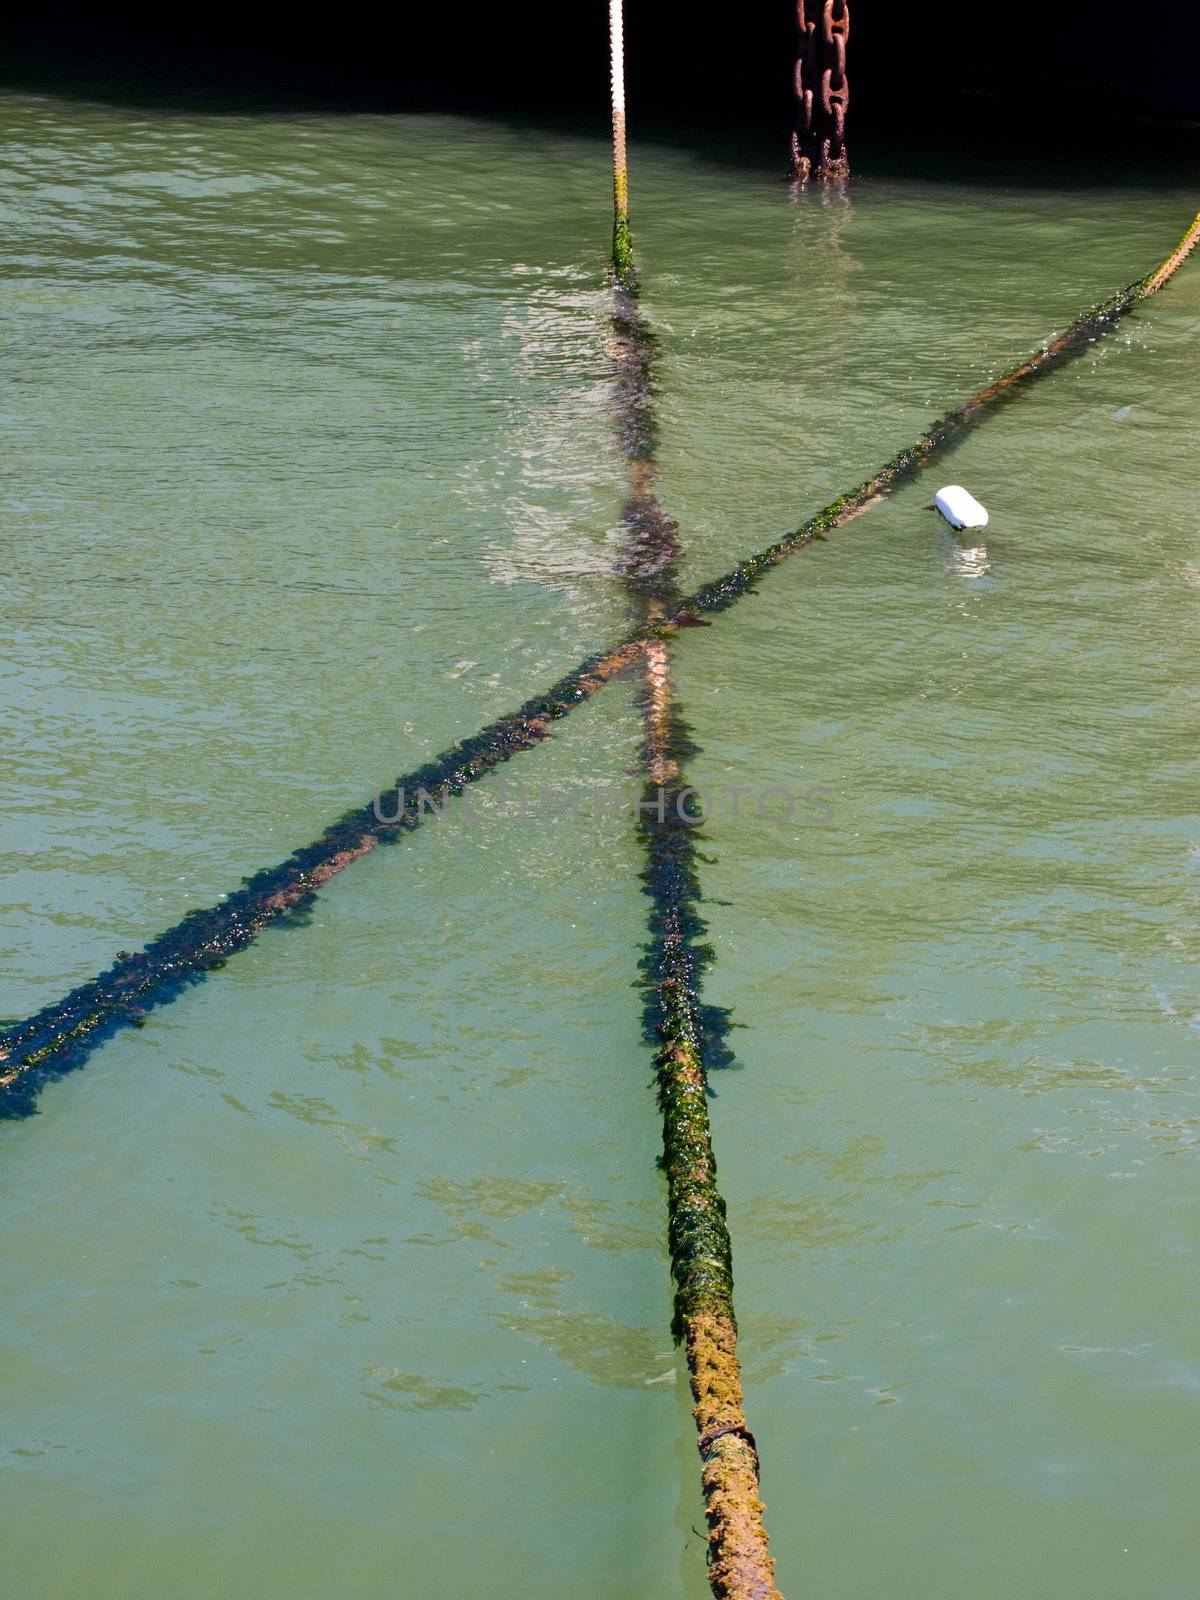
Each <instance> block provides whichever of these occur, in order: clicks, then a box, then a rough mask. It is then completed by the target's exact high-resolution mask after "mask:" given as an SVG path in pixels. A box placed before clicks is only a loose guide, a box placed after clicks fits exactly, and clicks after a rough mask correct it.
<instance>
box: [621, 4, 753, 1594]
mask: <svg viewBox="0 0 1200 1600" xmlns="http://www.w3.org/2000/svg"><path fill="white" fill-rule="evenodd" d="M610 20H611V29H610V32H611V42H612V81H613V171H614V186H613V193H614V206H613V262H612V267H613V335H614V341H615V354H616V360H615V376H616V385H615V394H616V412H617V424H618V427H617V437H618V443H619V446H620V449H621V453H622V455H623V456H624V458H625V462H626V466H627V468H628V472H629V497H628V500H627V501H626V504H625V509H624V513H623V516H622V524H623V527H624V530H625V541H624V545H623V548H622V551H621V554H620V557H619V558H618V561H617V572H618V573H619V574H620V576H621V579H622V581H623V583H624V586H625V589H626V592H627V593H628V595H629V596H630V598H631V600H632V601H633V603H634V606H635V610H636V613H637V617H638V621H639V623H640V625H641V627H642V628H643V630H644V631H645V632H646V633H648V634H653V631H654V629H655V627H656V625H657V624H658V623H660V622H661V621H662V620H663V618H664V617H665V616H669V615H671V614H672V613H673V611H674V610H676V609H677V608H678V603H679V578H678V568H679V559H680V556H681V555H682V550H681V547H680V543H679V538H678V532H679V528H678V524H677V523H675V522H673V521H672V520H671V518H670V517H668V516H667V515H666V513H665V512H664V511H663V508H662V506H661V505H660V504H659V501H658V495H657V489H656V480H657V476H658V460H657V452H656V446H657V417H656V409H655V402H656V399H657V389H656V383H655V357H656V354H657V343H656V340H655V337H654V334H653V331H652V329H651V328H650V325H649V323H648V322H647V320H646V317H645V314H644V312H643V310H642V306H641V302H640V297H639V292H638V280H637V269H636V263H635V259H634V254H633V241H632V235H631V232H630V228H629V183H628V174H627V164H626V155H625V107H624V94H623V91H622V88H621V86H622V85H623V82H624V72H623V66H622V61H621V39H622V27H621V0H610ZM638 709H639V711H640V714H641V719H642V735H643V738H642V746H641V767H642V774H643V779H644V787H643V791H642V799H641V806H640V808H639V812H638V834H639V837H640V839H641V843H642V847H643V850H644V852H645V865H644V867H643V870H642V874H641V878H642V884H643V888H644V891H645V893H646V895H647V896H648V897H649V900H650V908H651V909H650V916H649V930H650V941H649V944H648V946H647V948H646V952H645V954H644V955H643V957H642V960H641V963H640V967H641V972H642V979H643V983H644V986H645V991H646V1001H645V1006H644V1011H643V1020H644V1023H645V1030H646V1036H647V1038H648V1040H649V1041H650V1043H651V1044H652V1046H653V1048H654V1065H655V1076H656V1078H657V1082H658V1104H659V1109H660V1110H661V1112H662V1119H663V1170H664V1173H665V1176H666V1180H667V1246H668V1252H669V1255H670V1260H671V1274H672V1277H673V1278H674V1281H675V1313H674V1318H673V1327H672V1332H673V1333H674V1335H675V1337H676V1339H678V1340H679V1342H680V1343H681V1344H682V1345H683V1348H684V1353H685V1356H686V1360H687V1365H688V1374H689V1378H690V1381H691V1389H692V1399H693V1402H694V1406H693V1411H692V1415H693V1417H694V1419H695V1424H696V1443H697V1448H698V1450H699V1453H700V1460H701V1474H700V1482H701V1488H702V1491H703V1496H704V1511H705V1518H706V1520H707V1523H708V1578H709V1583H710V1585H711V1587H712V1591H713V1594H714V1595H715V1596H716V1597H717V1600H781V1596H780V1595H779V1591H778V1589H777V1588H776V1587H775V1578H774V1568H775V1564H774V1562H773V1561H772V1559H771V1557H770V1555H769V1553H768V1550H767V1534H766V1529H765V1528H764V1527H763V1503H762V1500H761V1498H760V1497H759V1492H758V1489H759V1461H758V1450H757V1447H756V1445H755V1442H754V1435H753V1434H752V1433H751V1432H750V1429H749V1426H748V1424H747V1422H746V1414H745V1408H744V1400H743V1394H742V1377H741V1367H740V1365H739V1362H738V1356H737V1323H736V1320H735V1318H734V1310H733V1267H732V1247H731V1243H730V1238H729V1229H728V1227H727V1225H726V1221H725V1201H724V1199H723V1198H722V1196H721V1192H720V1190H719V1188H718V1187H717V1166H716V1158H715V1156H714V1154H713V1148H712V1138H711V1129H710V1126H709V1116H708V1082H707V1069H708V1065H709V1063H710V1062H711V1061H712V1060H714V1059H715V1058H719V1056H720V1054H721V1053H722V1052H723V1035H724V1032H725V1031H726V1029H727V1027H728V1015H727V1013H725V1012H723V1011H722V1012H718V1011H717V1009H716V1008H714V1007H711V1006H709V1007H706V1006H704V1005H703V1004H702V1002H701V998H700V995H701V986H702V983H703V978H704V973H705V970H706V968H707V967H708V965H709V964H710V962H711V961H712V959H713V951H712V949H711V947H710V946H709V945H708V944H707V943H705V942H704V935H705V933H706V931H707V929H706V925H705V922H704V919H703V917H702V916H701V914H700V909H699V904H700V884H699V877H698V871H697V859H698V851H697V835H698V833H699V829H698V828H697V827H696V826H695V823H694V821H691V820H689V819H687V818H686V813H685V809H684V808H685V806H686V801H687V796H688V794H689V785H688V782H687V778H686V773H685V763H686V761H687V759H688V758H689V757H691V756H692V755H694V754H695V753H696V751H695V746H694V745H693V744H692V742H691V740H690V738H689V737H688V733H687V729H686V726H685V724H684V721H683V714H682V708H681V707H680V704H679V700H678V697H677V695H676V692H675V685H674V681H673V678H672V674H671V662H670V657H669V655H668V646H667V641H666V640H665V639H664V638H658V637H649V638H648V639H647V641H646V644H645V648H644V650H643V652H642V657H641V684H640V689H639V694H638ZM724 1054H726V1055H727V1052H724Z"/></svg>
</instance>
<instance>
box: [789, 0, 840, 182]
mask: <svg viewBox="0 0 1200 1600" xmlns="http://www.w3.org/2000/svg"><path fill="white" fill-rule="evenodd" d="M796 33H797V41H798V42H797V51H796V74H795V90H796V127H795V131H794V132H793V134H792V172H793V174H794V175H795V177H797V178H799V179H801V180H802V181H803V180H804V179H806V178H840V177H844V176H845V175H846V173H847V172H849V170H850V163H849V160H848V159H847V156H846V112H847V109H848V108H849V105H850V84H849V80H848V79H847V77H846V46H847V44H848V42H849V39H850V6H849V3H848V0H796Z"/></svg>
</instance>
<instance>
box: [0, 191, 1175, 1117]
mask: <svg viewBox="0 0 1200 1600" xmlns="http://www.w3.org/2000/svg"><path fill="white" fill-rule="evenodd" d="M1198 241H1200V215H1198V216H1197V217H1196V219H1195V220H1194V221H1193V223H1192V225H1191V227H1190V228H1189V229H1188V231H1187V233H1186V234H1185V235H1184V237H1183V238H1182V239H1181V240H1180V242H1179V244H1178V245H1177V246H1176V248H1175V249H1174V250H1173V251H1172V252H1171V254H1170V255H1169V256H1168V257H1167V258H1166V260H1165V261H1164V262H1163V263H1162V264H1161V265H1160V266H1158V267H1157V268H1155V270H1154V271H1153V272H1151V273H1148V274H1147V276H1146V277H1144V278H1141V279H1139V280H1138V281H1137V282H1136V283H1133V284H1130V285H1129V286H1128V287H1127V288H1125V289H1122V290H1121V291H1120V292H1119V293H1117V294H1115V295H1113V296H1112V297H1111V298H1110V299H1108V300H1106V301H1104V302H1103V303H1102V304H1101V305H1099V306H1096V307H1094V308H1092V309H1091V310H1089V311H1086V312H1084V313H1083V315H1082V316H1080V317H1078V318H1076V320H1075V321H1074V322H1073V323H1071V325H1070V327H1068V328H1067V329H1065V330H1064V331H1063V332H1062V333H1060V334H1058V335H1057V336H1056V337H1055V338H1053V339H1051V340H1049V341H1048V342H1047V343H1046V344H1044V345H1043V346H1042V347H1041V349H1040V350H1038V351H1037V352H1036V353H1035V354H1034V355H1032V356H1030V357H1029V358H1028V359H1027V360H1026V361H1023V362H1021V364H1020V365H1019V366H1017V367H1014V368H1013V369H1012V371H1011V372H1008V373H1006V374H1005V375H1004V377H1002V378H998V379H997V380H996V381H995V382H994V383H991V384H988V385H987V386H986V387H985V388H983V389H981V390H980V391H979V392H978V393H977V394H975V395H972V397H971V398H970V399H969V400H967V401H965V402H964V403H963V404H962V405H960V406H958V407H956V408H955V410H953V411H951V412H949V413H948V414H947V415H946V416H945V417H942V418H941V419H940V420H939V421H937V422H935V423H934V424H933V426H932V427H931V428H930V429H928V431H927V432H925V433H923V434H922V435H921V437H920V438H919V439H917V440H916V441H915V442H914V443H913V444H911V445H909V446H907V448H905V449H904V450H901V451H900V452H899V453H898V454H897V455H895V456H893V457H892V459H891V460H890V461H889V462H888V463H887V464H886V465H885V466H883V467H882V468H881V469H880V470H879V471H878V472H877V473H876V474H875V475H874V476H873V477H871V478H868V479H867V480H866V482H865V483H861V484H859V486H858V487H857V488H856V489H852V490H851V491H850V492H849V493H848V494H845V495H842V496H841V497H840V498H839V499H837V500H833V501H831V502H830V504H829V505H827V506H825V507H824V508H823V509H822V510H821V511H818V512H817V513H816V515H815V516H813V517H810V518H809V519H808V521H807V522H804V523H802V524H801V525H800V527H798V528H796V529H795V530H794V531H793V532H792V533H789V534H787V535H786V536H785V537H784V538H782V539H780V540H777V541H776V543H774V544H772V545H769V546H768V547H767V548H766V549H765V550H760V551H759V552H757V553H756V554H755V555H752V556H749V557H747V558H746V560H744V561H741V562H739V563H738V565H737V566H735V567H734V568H732V569H731V571H729V572H727V573H725V574H724V576H723V577H720V578H717V579H715V580H714V581H713V582H711V583H708V584H705V585H704V586H703V587H701V588H699V589H697V590H695V591H694V592H693V593H692V594H690V595H687V596H684V597H683V598H682V599H681V600H679V601H678V603H676V604H675V605H674V606H673V607H672V609H671V610H670V611H669V612H668V613H667V614H666V615H665V616H664V617H663V618H662V620H661V621H657V622H655V623H654V624H653V626H652V627H651V628H649V629H648V630H646V631H643V632H641V633H636V634H633V635H631V636H630V637H629V638H626V639H624V640H622V641H620V642H619V643H617V644H615V645H613V646H611V647H610V648H609V649H607V650H603V651H600V652H598V653H596V654H595V655H592V656H589V657H587V658H586V659H585V660H583V661H582V662H580V663H579V665H578V666H577V667H575V668H573V669H572V670H571V671H570V672H568V673H567V674H566V675H565V676H563V677H561V678H560V679H559V680H558V681H557V683H555V684H553V685H552V686H551V687H550V688H549V689H548V690H546V691H545V693H543V694H541V695H536V696H534V697H533V698H532V699H530V700H527V701H526V702H525V704H524V705H522V706H521V707H519V708H518V709H517V710H516V711H514V712H511V713H509V714H507V715H505V716H502V717H498V718H497V719H496V720H495V721H493V722H490V723H488V724H487V726H486V727H484V728H482V729H480V730H479V732H478V733H476V734H473V735H472V736H471V737H470V738H469V739H464V740H462V741H461V742H460V743H459V744H456V745H454V746H452V747H451V749H449V750H447V751H445V752H444V753H443V754H441V755H439V756H435V757H434V758H433V759H432V760H431V761H429V762H428V763H426V765H424V766H423V767H420V768H418V769H417V770H416V771H415V772H411V773H408V774H407V775H406V776H404V777H402V778H400V779H399V780H397V784H396V787H397V788H402V789H403V790H404V791H405V794H406V795H407V794H410V793H415V792H416V791H417V790H418V789H420V788H424V789H425V790H426V791H427V792H428V794H429V795H430V797H432V798H433V799H434V800H435V801H440V800H442V799H444V798H445V797H446V796H449V795H454V794H459V793H461V791H462V790H463V789H464V788H465V787H466V786H467V785H468V784H470V783H474V782H476V781H478V780H479V779H480V778H483V777H485V776H486V775H487V774H488V773H489V772H492V771H494V770H495V769H496V767H498V766H499V765H500V764H501V763H502V762H505V761H508V760H509V759H511V757H512V756H514V755H516V754H518V753H519V752H520V751H522V750H528V749H531V748H532V747H533V746H534V745H536V744H539V743H541V741H542V740H543V739H544V738H545V737H546V735H547V733H548V731H549V728H550V725H551V724H552V723H553V722H555V721H556V720H557V719H559V718H561V717H564V716H566V715H567V714H568V713H569V712H571V711H573V710H574V709H575V708H576V707H577V706H578V705H580V704H582V702H583V701H585V700H587V699H589V698H590V697H591V696H592V695H593V694H595V693H596V691H597V690H598V689H600V688H601V687H603V685H604V684H605V683H607V682H609V681H610V680H611V679H612V678H614V677H616V676H617V675H618V674H619V673H621V672H623V671H625V670H626V669H627V668H629V667H631V666H633V665H634V664H635V663H636V662H637V661H639V660H640V659H641V657H642V655H643V654H644V651H645V646H646V643H647V642H648V639H649V638H657V639H665V638H667V637H668V636H669V635H670V634H672V633H674V632H676V631H677V630H678V629H680V628H683V627H688V626H696V625H697V624H698V623H702V622H703V621H704V620H705V619H706V618H707V617H708V616H709V615H713V614H719V613H720V612H722V611H725V610H727V609H728V608H729V607H730V606H731V605H733V604H734V602H735V601H736V600H738V599H740V598H741V596H742V595H743V594H745V593H746V592H747V591H748V590H750V589H751V588H753V587H754V585H755V584H756V583H757V582H758V581H759V579H760V578H761V577H762V576H763V575H764V573H767V572H769V571H770V570H771V569H772V568H773V567H775V566H778V565H779V563H780V562H782V561H785V560H786V559H787V558H788V557H789V556H790V555H793V554H794V553H795V552H796V551H797V550H801V549H804V548H806V547H807V546H808V545H810V544H812V543H813V541H814V540H818V539H820V538H821V537H822V535H824V534H826V533H829V532H831V531H832V530H833V529H835V528H838V527H840V526H841V525H842V524H843V523H845V522H848V521H849V520H850V519H851V518H852V517H854V516H857V515H858V514H859V512H861V511H863V510H864V509H865V508H866V507H867V506H868V505H869V504H870V503H871V502H872V501H874V500H875V499H877V498H879V497H880V496H883V495H886V494H890V493H891V492H892V491H893V490H894V489H896V488H897V487H899V486H900V485H901V484H902V483H904V482H905V481H906V480H907V479H908V478H910V477H912V476H913V475H914V474H915V473H916V472H917V471H918V470H919V469H920V468H922V467H924V466H926V465H927V464H928V463H929V462H930V461H931V460H932V459H933V457H934V456H935V454H936V453H937V452H938V451H939V450H943V449H946V448H947V447H949V446H950V445H952V444H953V443H954V442H955V441H956V440H957V439H958V438H959V437H960V436H961V435H962V434H963V433H964V431H965V430H967V429H968V428H970V427H971V426H973V425H975V424H976V423H978V422H980V421H982V420H983V419H984V418H985V417H986V416H987V415H989V414H990V413H991V411H992V410H993V409H994V408H995V406H996V405H997V404H998V403H999V402H1000V401H1002V400H1003V399H1004V398H1005V397H1007V396H1009V395H1011V394H1016V393H1019V392H1020V390H1021V389H1022V388H1023V387H1024V386H1025V385H1026V384H1028V383H1029V382H1031V381H1033V380H1035V379H1037V378H1038V377H1041V376H1043V375H1044V374H1045V373H1047V372H1049V371H1050V370H1052V369H1053V368H1055V367H1057V366H1059V365H1061V364H1062V363H1063V362H1065V361H1067V360H1069V359H1071V357H1073V356H1075V355H1077V354H1079V353H1080V352H1081V351H1082V350H1084V349H1086V348H1087V346H1088V345H1089V343H1090V342H1092V341H1093V340H1094V339H1096V338H1099V337H1101V336H1102V335H1104V334H1106V333H1108V332H1110V331H1111V330H1112V328H1113V327H1115V325H1116V324H1117V323H1118V322H1119V321H1120V319H1121V318H1122V317H1124V316H1125V315H1127V313H1128V312H1130V311H1132V310H1133V309H1134V307H1135V306H1138V305H1140V304H1141V303H1142V302H1143V301H1145V300H1147V299H1149V297H1150V296H1151V295H1153V294H1157V293H1158V291H1159V290H1160V289H1161V288H1163V286H1164V285H1165V284H1167V283H1168V282H1169V281H1170V279H1171V278H1172V277H1173V276H1174V275H1175V273H1176V272H1177V271H1178V270H1179V268H1180V267H1181V266H1182V265H1183V263H1184V261H1185V260H1186V259H1187V257H1188V256H1189V255H1190V254H1191V252H1192V251H1193V249H1194V248H1195V247H1196V244H1197V242H1198ZM422 819H423V812H422V811H421V809H420V808H419V807H406V809H405V810H404V811H403V812H402V813H401V815H400V816H399V818H397V819H396V820H394V821H388V822H381V821H380V820H379V819H378V818H377V817H376V815H375V813H374V808H373V807H372V806H370V805H367V806H363V807H361V808H359V809H357V810H354V811H350V812H347V813H346V815H345V816H343V817H342V818H340V819H339V821H337V822H335V823H334V824H333V825H332V826H331V827H329V828H327V829H326V830H325V832H324V833H322V834H321V836H320V837H319V838H318V839H316V840H314V841H313V842H312V843H311V844H309V845H306V846H304V847H303V848H302V849H299V850H297V851H295V852H294V853H293V854H292V855H291V856H289V857H288V858H287V860H286V861H284V862H281V863H280V864H279V865H277V866H274V867H268V868H266V869H264V870H263V871H261V872H257V873H255V874H254V875H253V876H252V877H250V878H247V879H246V880H245V881H244V883H243V884H242V886H241V887H240V888H239V889H237V890H235V891H234V892H233V893H232V894H230V895H229V896H228V897H227V898H226V899H224V900H223V901H221V903H220V904H219V905H216V906H213V907H210V908H208V909H206V910H199V911H193V912H189V914H188V915H187V916H186V917H184V918H183V919H182V921H180V922H178V923H177V924H176V925H175V926H174V927H173V928H170V929H168V930H167V932H166V933H164V934H162V935H160V937H159V938H158V939H156V940H155V941H154V942H153V943H152V944H150V945H148V946H147V947H146V948H145V950H143V951H140V952H138V953H137V954H133V955H122V956H119V957H118V959H117V961H116V962H115V963H114V964H113V965H112V966H111V967H109V968H108V969H107V970H106V971H105V972H103V973H101V974H100V975H99V976H98V977H97V978H95V979H93V980H91V981H90V982H88V983H85V984H82V985H81V986H80V987H79V988H76V989H73V990H72V991H71V992H70V994H68V995H66V996H65V997H64V998H63V999H61V1000H58V1001H55V1002H53V1003H52V1004H50V1005H48V1006H45V1007H43V1009H42V1010H41V1011H39V1012H37V1013H36V1015H34V1016H32V1017H30V1018H28V1019H26V1020H25V1021H23V1022H18V1023H15V1024H13V1025H11V1026H9V1027H7V1028H4V1029H0V1116H5V1115H7V1116H22V1115H26V1114H28V1113H29V1112H30V1111H31V1110H32V1109H33V1107H34V1101H35V1099H36V1096H37V1093H38V1090H39V1089H40V1087H41V1086H42V1084H43V1083H45V1082H46V1080H47V1079H49V1078H52V1077H57V1076H59V1075H60V1074H62V1073H63V1072H66V1071H68V1070H70V1069H71V1068H73V1067H78V1066H80V1065H82V1064H83V1062H84V1061H86V1059H87V1057H88V1056H89V1055H90V1053H91V1051H92V1050H94V1049H95V1048H96V1047H97V1045H99V1044H100V1043H102V1042H103V1041H104V1040H105V1039H107V1038H109V1037H111V1035H112V1034H113V1033H114V1032H116V1031H117V1030H118V1029H120V1028H122V1027H129V1026H136V1025H138V1024H140V1022H141V1021H142V1019H143V1017H144V1016H145V1013H146V1012H147V1011H148V1010H149V1009H150V1008H151V1007H153V1006H158V1005H162V1004H165V1003H166V1002H167V1001H170V1000H173V999H175V998H176V997H177V996H178V995H179V994H180V993H181V992H182V990H183V989H184V988H186V987H187V986H188V984H190V983H192V982H194V981H196V980H197V979H199V978H201V977H203V976H204V975H205V974H206V973H208V972H210V971H212V970H213V969H214V968H218V967H221V966H223V965H224V962H225V959H226V957H227V956H229V955H231V954H233V953H234V952H235V951H237V950H240V949H243V948H244V947H245V946H246V945H247V944H249V943H250V942H251V940H252V939H254V938H255V937H256V936H257V934H258V933H259V932H260V931H261V930H262V929H263V928H264V927H266V926H268V925H269V924H272V923H278V922H280V921H282V920H283V919H284V918H285V917H287V916H288V914H290V913H295V912H297V911H299V910H302V909H303V908H304V906H305V904H306V902H308V901H310V900H311V898H312V896H313V895H314V894H315V893H316V891H317V890H318V889H320V888H321V886H322V885H323V884H325V883H327V882H328V881H329V879H330V878H332V877H333V876H334V875H335V874H336V873H338V872H341V871H342V870H343V869H344V868H345V867H348V866H349V865H350V864H351V863H352V862H353V861H357V860H359V859H360V858H361V857H362V856H364V855H367V854H369V853H370V851H371V850H373V849H374V848H375V847H376V845H378V844H381V843H385V842H388V841H389V840H392V839H395V838H398V837H399V836H400V834H401V833H405V832H409V831H411V830H412V829H413V828H415V827H417V826H419V824H420V822H421V821H422Z"/></svg>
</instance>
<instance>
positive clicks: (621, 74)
mask: <svg viewBox="0 0 1200 1600" xmlns="http://www.w3.org/2000/svg"><path fill="white" fill-rule="evenodd" d="M608 46H609V70H610V73H611V89H612V147H613V238H612V259H613V268H614V270H615V271H616V274H617V276H618V278H621V277H623V276H625V274H627V273H629V272H632V270H633V236H632V234H631V233H630V231H629V160H628V156H627V154H626V149H625V14H624V9H623V0H608Z"/></svg>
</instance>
